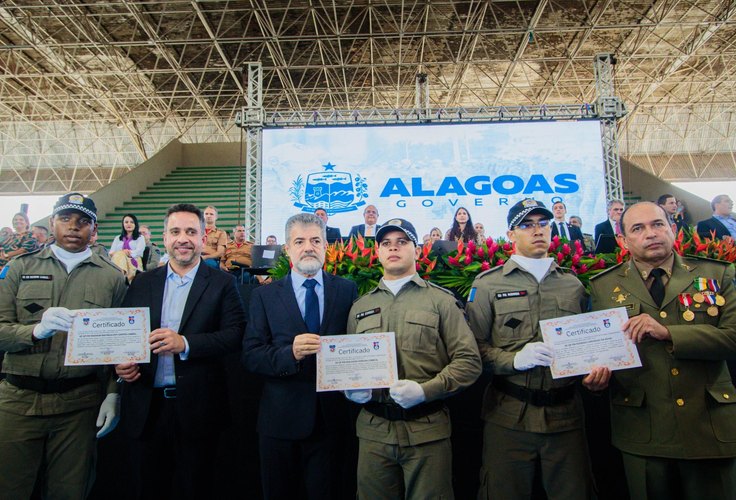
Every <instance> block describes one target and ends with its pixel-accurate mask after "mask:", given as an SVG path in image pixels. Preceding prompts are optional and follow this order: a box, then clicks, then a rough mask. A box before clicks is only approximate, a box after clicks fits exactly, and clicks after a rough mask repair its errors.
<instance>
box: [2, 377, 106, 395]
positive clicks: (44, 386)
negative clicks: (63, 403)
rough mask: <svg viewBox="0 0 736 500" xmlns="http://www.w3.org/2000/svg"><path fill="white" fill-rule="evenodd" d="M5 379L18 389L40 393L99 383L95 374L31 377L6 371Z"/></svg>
mask: <svg viewBox="0 0 736 500" xmlns="http://www.w3.org/2000/svg"><path fill="white" fill-rule="evenodd" d="M5 380H7V381H8V383H10V384H13V385H14V386H16V387H18V388H19V389H26V390H29V391H36V392H39V393H41V394H53V393H60V392H68V391H71V390H72V389H76V388H77V387H82V386H83V385H87V384H92V383H95V382H97V383H99V381H100V379H99V378H97V375H95V374H91V375H87V376H85V377H76V378H59V379H45V378H41V377H32V376H30V375H13V374H12V373H8V374H7V375H6V376H5Z"/></svg>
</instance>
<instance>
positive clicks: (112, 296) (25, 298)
mask: <svg viewBox="0 0 736 500" xmlns="http://www.w3.org/2000/svg"><path fill="white" fill-rule="evenodd" d="M51 229H52V232H53V234H54V238H55V242H54V244H53V245H50V246H47V247H45V248H43V249H42V250H39V251H37V252H32V253H29V254H26V255H23V256H21V257H18V258H16V259H14V260H13V261H11V262H10V264H8V266H10V268H9V269H7V270H6V271H7V274H3V275H2V276H4V277H3V279H1V280H0V350H3V351H7V354H6V355H5V361H4V363H3V371H4V372H5V373H7V378H6V379H5V380H4V381H3V382H0V496H2V497H3V498H30V497H31V493H32V492H33V488H34V485H35V484H36V476H37V474H40V475H41V477H42V478H43V480H42V481H41V484H43V492H42V495H43V497H44V498H86V497H87V493H89V488H90V487H91V486H92V481H93V480H94V457H95V447H96V443H95V423H96V424H97V426H98V427H101V429H100V430H99V432H97V436H98V437H101V436H103V435H105V434H107V433H108V432H110V431H111V430H112V429H113V427H114V426H115V423H116V422H117V413H118V409H117V407H118V399H119V396H118V395H117V394H116V392H117V387H116V384H115V381H114V379H113V378H112V376H111V371H110V369H109V368H107V367H100V366H64V352H65V350H66V336H67V331H68V329H69V328H70V327H71V324H72V319H73V316H72V315H71V312H70V310H74V309H90V308H107V307H117V306H118V305H120V302H121V301H122V299H123V295H124V294H125V279H124V278H123V275H122V274H120V271H119V270H118V269H117V268H116V267H115V266H114V265H113V264H112V262H110V261H109V260H108V259H107V257H100V256H99V255H98V254H96V253H94V252H91V251H90V249H89V248H88V245H89V241H90V238H91V237H92V235H93V234H95V232H96V231H97V208H96V207H95V204H94V202H93V201H92V199H91V198H87V197H86V196H83V195H81V194H79V193H70V194H67V195H64V196H62V197H61V198H59V201H57V202H56V205H54V210H53V214H52V216H51ZM105 394H107V395H106V396H105ZM103 399H104V401H103Z"/></svg>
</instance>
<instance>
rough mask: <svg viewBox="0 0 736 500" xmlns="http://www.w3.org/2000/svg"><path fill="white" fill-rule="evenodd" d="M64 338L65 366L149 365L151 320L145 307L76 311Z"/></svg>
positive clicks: (73, 312)
mask: <svg viewBox="0 0 736 500" xmlns="http://www.w3.org/2000/svg"><path fill="white" fill-rule="evenodd" d="M72 314H74V321H73V322H72V327H71V328H70V329H69V332H68V334H67V338H66V357H65V359H64V364H65V365H66V366H78V365H113V364H118V363H148V362H150V360H151V349H150V347H149V341H148V337H149V335H150V333H151V321H150V315H149V311H148V308H147V307H135V308H132V309H122V308H120V309H77V310H75V311H72Z"/></svg>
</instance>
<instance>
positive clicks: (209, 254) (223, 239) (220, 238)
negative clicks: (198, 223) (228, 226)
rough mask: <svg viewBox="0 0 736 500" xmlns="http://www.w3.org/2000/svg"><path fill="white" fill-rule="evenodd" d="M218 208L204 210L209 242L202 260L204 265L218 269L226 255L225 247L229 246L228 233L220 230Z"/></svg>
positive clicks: (203, 251)
mask: <svg viewBox="0 0 736 500" xmlns="http://www.w3.org/2000/svg"><path fill="white" fill-rule="evenodd" d="M217 216H218V212H217V208H215V207H213V206H212V205H210V206H208V207H205V209H204V222H205V224H206V226H205V229H204V232H205V235H206V237H207V241H206V243H205V245H204V248H203V249H202V258H203V259H204V263H205V264H206V265H208V266H210V267H213V268H215V269H218V268H219V267H220V259H221V258H222V256H223V255H225V247H226V246H227V242H228V239H227V233H226V232H225V231H223V230H222V229H218V228H217V226H216V225H215V223H216V222H217Z"/></svg>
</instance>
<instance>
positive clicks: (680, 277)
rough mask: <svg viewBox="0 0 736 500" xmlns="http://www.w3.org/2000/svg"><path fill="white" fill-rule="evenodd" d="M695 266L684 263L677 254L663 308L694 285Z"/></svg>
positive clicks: (666, 289) (666, 288)
mask: <svg viewBox="0 0 736 500" xmlns="http://www.w3.org/2000/svg"><path fill="white" fill-rule="evenodd" d="M695 269H696V266H695V265H692V266H691V265H689V264H686V263H685V262H683V261H682V259H681V258H680V256H679V255H677V254H675V262H674V263H673V265H672V276H670V281H669V282H668V283H667V286H666V287H665V293H664V300H663V301H662V307H664V306H665V304H669V303H670V302H671V301H672V300H675V299H676V298H677V297H678V296H679V295H680V294H681V293H683V292H684V291H685V290H687V289H688V287H689V286H690V285H692V284H693V271H694V270H695Z"/></svg>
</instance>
